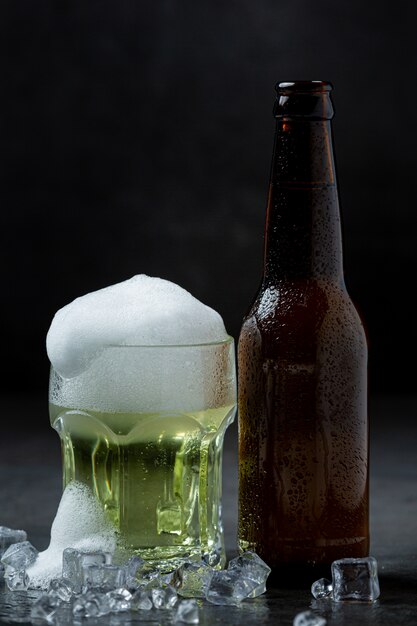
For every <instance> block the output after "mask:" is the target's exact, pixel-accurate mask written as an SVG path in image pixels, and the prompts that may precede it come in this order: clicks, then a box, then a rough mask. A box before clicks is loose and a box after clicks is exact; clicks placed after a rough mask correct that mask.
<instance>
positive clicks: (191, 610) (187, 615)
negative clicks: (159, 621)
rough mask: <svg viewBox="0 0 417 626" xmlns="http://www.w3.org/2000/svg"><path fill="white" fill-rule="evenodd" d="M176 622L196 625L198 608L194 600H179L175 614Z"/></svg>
mask: <svg viewBox="0 0 417 626" xmlns="http://www.w3.org/2000/svg"><path fill="white" fill-rule="evenodd" d="M175 621H176V622H184V623H185V624H198V622H199V619H198V606H197V602H196V601H195V600H181V602H180V603H179V604H178V608H177V611H176V613H175Z"/></svg>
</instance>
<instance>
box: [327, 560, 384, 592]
mask: <svg viewBox="0 0 417 626" xmlns="http://www.w3.org/2000/svg"><path fill="white" fill-rule="evenodd" d="M332 578H333V600H335V601H336V602H344V601H345V600H351V601H352V600H353V601H356V602H374V601H375V600H376V599H377V598H378V597H379V593H380V591H379V581H378V564H377V561H376V559H374V557H373V556H369V557H367V558H364V559H352V558H349V559H340V560H338V561H333V563H332Z"/></svg>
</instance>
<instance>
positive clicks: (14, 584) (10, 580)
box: [4, 567, 29, 591]
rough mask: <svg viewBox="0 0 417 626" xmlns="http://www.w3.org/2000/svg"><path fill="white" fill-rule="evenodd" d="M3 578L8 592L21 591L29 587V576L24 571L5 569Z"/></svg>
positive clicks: (11, 568)
mask: <svg viewBox="0 0 417 626" xmlns="http://www.w3.org/2000/svg"><path fill="white" fill-rule="evenodd" d="M4 578H5V580H6V585H7V588H8V589H10V591H23V590H25V589H27V588H28V587H29V576H28V575H27V573H26V570H25V569H14V567H6V572H5V575H4Z"/></svg>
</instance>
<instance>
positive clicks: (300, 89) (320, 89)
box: [275, 80, 333, 95]
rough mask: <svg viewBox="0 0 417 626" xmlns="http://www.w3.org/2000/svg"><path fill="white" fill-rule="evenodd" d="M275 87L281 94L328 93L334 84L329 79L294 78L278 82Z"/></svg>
mask: <svg viewBox="0 0 417 626" xmlns="http://www.w3.org/2000/svg"><path fill="white" fill-rule="evenodd" d="M275 89H276V92H277V93H278V94H279V95H291V94H296V93H297V94H301V93H305V94H314V93H328V92H329V91H332V89H333V85H332V83H330V82H329V81H327V80H294V81H284V82H281V83H277V84H276V86H275Z"/></svg>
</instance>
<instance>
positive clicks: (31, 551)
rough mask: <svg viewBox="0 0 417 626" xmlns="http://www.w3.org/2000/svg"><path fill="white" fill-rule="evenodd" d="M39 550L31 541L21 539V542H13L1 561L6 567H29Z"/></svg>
mask: <svg viewBox="0 0 417 626" xmlns="http://www.w3.org/2000/svg"><path fill="white" fill-rule="evenodd" d="M37 556H38V551H37V549H36V548H35V547H34V546H32V544H31V543H30V541H21V542H20V543H12V545H11V546H9V547H8V548H7V550H6V552H5V553H4V554H3V556H2V557H1V562H2V563H3V565H6V567H13V569H18V570H21V569H27V568H28V567H29V565H31V564H32V563H34V562H35V561H36V559H37Z"/></svg>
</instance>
